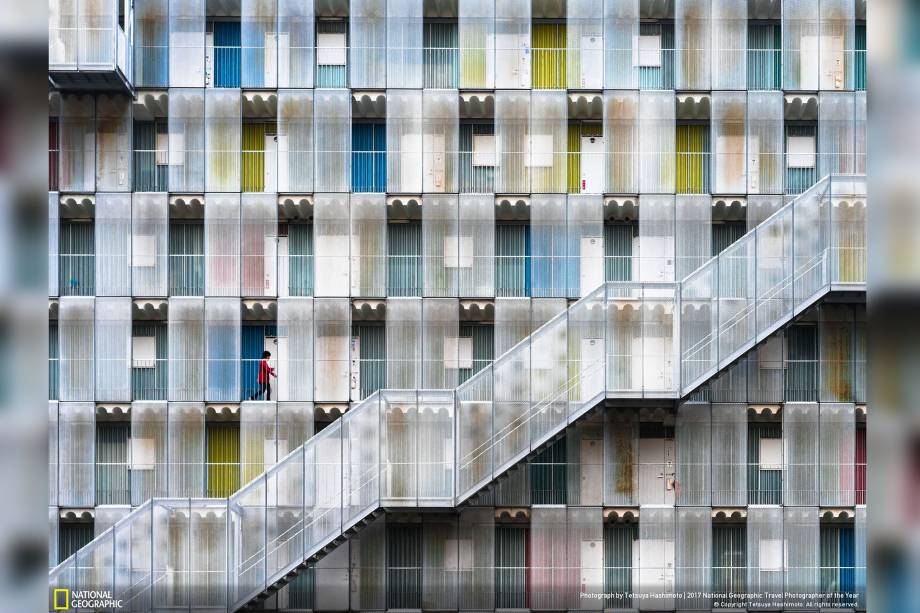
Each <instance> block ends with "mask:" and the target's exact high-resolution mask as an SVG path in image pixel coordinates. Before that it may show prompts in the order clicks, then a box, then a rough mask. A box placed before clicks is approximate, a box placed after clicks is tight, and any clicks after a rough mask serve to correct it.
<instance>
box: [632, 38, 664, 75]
mask: <svg viewBox="0 0 920 613" xmlns="http://www.w3.org/2000/svg"><path fill="white" fill-rule="evenodd" d="M633 49H634V55H633V65H634V66H638V67H641V68H660V67H661V36H660V35H658V34H643V35H640V36H637V37H636V38H635V45H634V46H633Z"/></svg>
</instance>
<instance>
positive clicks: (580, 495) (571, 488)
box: [565, 415, 604, 506]
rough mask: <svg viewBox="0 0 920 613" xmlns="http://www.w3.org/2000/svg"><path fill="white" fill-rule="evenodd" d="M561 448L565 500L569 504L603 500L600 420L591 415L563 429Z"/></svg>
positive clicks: (602, 457) (595, 503) (585, 503)
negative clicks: (562, 449)
mask: <svg viewBox="0 0 920 613" xmlns="http://www.w3.org/2000/svg"><path fill="white" fill-rule="evenodd" d="M597 417H598V418H600V417H602V416H600V415H598V416H597ZM565 451H566V463H567V466H566V467H565V468H566V475H565V480H566V484H565V485H566V490H567V491H566V503H568V504H569V505H572V506H589V505H590V506H593V505H598V506H599V505H602V504H604V423H603V421H601V419H594V418H593V416H592V417H589V418H588V419H586V420H585V421H583V422H581V423H579V424H576V425H574V427H571V428H569V429H568V430H566V437H565Z"/></svg>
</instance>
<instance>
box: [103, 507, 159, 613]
mask: <svg viewBox="0 0 920 613" xmlns="http://www.w3.org/2000/svg"><path fill="white" fill-rule="evenodd" d="M151 520H152V512H151V505H150V503H149V502H148V503H145V504H144V505H143V506H142V507H141V508H139V509H136V510H135V511H134V513H132V515H131V517H129V518H128V519H127V520H126V521H123V522H120V523H119V524H118V525H117V526H115V528H114V534H113V538H114V550H115V560H114V565H113V571H114V573H113V574H114V581H115V589H114V596H115V599H121V600H122V601H125V602H130V603H131V604H132V606H135V607H137V608H143V607H149V606H150V587H151V578H152V577H151V570H152V567H151V564H152V562H153V557H152V556H153V553H152V542H151V528H152V525H151Z"/></svg>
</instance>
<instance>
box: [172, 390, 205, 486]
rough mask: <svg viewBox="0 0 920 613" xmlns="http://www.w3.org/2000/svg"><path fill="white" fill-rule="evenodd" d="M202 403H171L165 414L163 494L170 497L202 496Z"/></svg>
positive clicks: (203, 438)
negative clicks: (164, 486)
mask: <svg viewBox="0 0 920 613" xmlns="http://www.w3.org/2000/svg"><path fill="white" fill-rule="evenodd" d="M204 413H205V409H204V403H200V402H171V403H169V408H168V410H167V424H166V428H167V432H168V433H169V436H168V438H167V441H168V446H167V447H168V448H167V457H168V458H169V464H168V465H167V476H166V480H167V490H168V493H169V495H170V496H179V497H186V496H203V495H204V492H205V462H206V457H205V453H206V452H205V447H206V443H205V424H204Z"/></svg>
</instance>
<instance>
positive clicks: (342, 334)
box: [313, 298, 351, 402]
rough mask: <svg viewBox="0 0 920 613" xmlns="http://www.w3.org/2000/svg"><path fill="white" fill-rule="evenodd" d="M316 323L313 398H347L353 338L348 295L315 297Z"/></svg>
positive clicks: (343, 399) (328, 400) (325, 400)
mask: <svg viewBox="0 0 920 613" xmlns="http://www.w3.org/2000/svg"><path fill="white" fill-rule="evenodd" d="M313 325H314V328H313V330H314V332H313V335H314V336H313V338H314V341H313V351H314V354H313V355H314V369H315V370H314V374H313V380H314V390H315V391H314V398H315V399H316V401H317V402H347V401H348V390H349V381H348V372H349V347H350V342H349V341H350V339H351V305H350V304H349V301H348V299H346V298H341V299H332V298H318V299H316V300H315V301H314V311H313Z"/></svg>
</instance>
